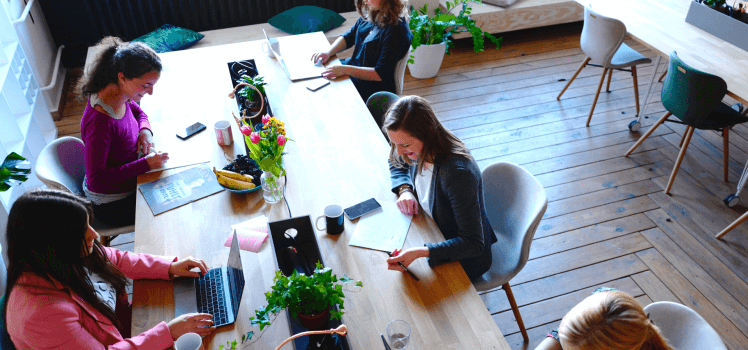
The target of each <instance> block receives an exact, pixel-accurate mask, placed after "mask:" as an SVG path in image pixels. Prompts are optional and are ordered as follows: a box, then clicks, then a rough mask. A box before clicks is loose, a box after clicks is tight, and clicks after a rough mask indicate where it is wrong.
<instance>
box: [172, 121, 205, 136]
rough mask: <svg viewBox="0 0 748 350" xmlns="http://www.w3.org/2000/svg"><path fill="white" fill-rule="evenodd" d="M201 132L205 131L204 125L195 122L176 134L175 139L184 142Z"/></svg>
mask: <svg viewBox="0 0 748 350" xmlns="http://www.w3.org/2000/svg"><path fill="white" fill-rule="evenodd" d="M203 130H205V125H203V124H202V123H200V122H197V123H195V124H192V125H190V126H188V127H187V128H186V129H184V131H181V132H178V133H177V137H178V138H180V139H182V140H186V139H188V138H190V137H192V135H195V134H197V133H199V132H201V131H203Z"/></svg>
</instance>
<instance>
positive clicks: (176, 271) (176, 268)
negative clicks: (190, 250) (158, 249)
mask: <svg viewBox="0 0 748 350" xmlns="http://www.w3.org/2000/svg"><path fill="white" fill-rule="evenodd" d="M196 267H197V268H198V269H200V272H196V271H192V269H194V268H196ZM207 272H208V265H207V264H206V263H205V261H202V260H200V259H195V258H193V257H191V256H190V257H187V258H184V259H182V260H179V261H176V262H173V263H171V266H169V276H171V277H173V276H181V277H200V275H204V274H206V273H207Z"/></svg>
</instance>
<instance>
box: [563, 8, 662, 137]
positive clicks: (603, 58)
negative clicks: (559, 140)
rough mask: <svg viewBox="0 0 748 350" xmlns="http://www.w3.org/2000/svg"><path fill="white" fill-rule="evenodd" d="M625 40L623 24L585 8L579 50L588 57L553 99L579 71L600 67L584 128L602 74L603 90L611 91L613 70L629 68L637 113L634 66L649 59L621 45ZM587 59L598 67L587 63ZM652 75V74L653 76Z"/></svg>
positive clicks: (588, 119)
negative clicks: (605, 82) (605, 83)
mask: <svg viewBox="0 0 748 350" xmlns="http://www.w3.org/2000/svg"><path fill="white" fill-rule="evenodd" d="M625 37H626V25H625V24H623V22H621V21H619V20H617V19H615V18H610V17H605V16H603V15H600V14H598V13H596V12H594V11H592V9H590V8H589V7H588V6H585V8H584V27H583V28H582V37H581V39H580V44H581V46H582V51H584V53H585V54H586V55H587V58H585V59H584V62H582V65H581V66H579V69H577V71H576V72H575V73H574V75H573V76H572V77H571V79H569V82H568V83H566V86H564V89H563V90H561V92H560V93H559V94H558V97H556V99H557V100H558V99H560V98H561V95H563V94H564V91H566V89H567V88H568V87H569V85H571V82H572V81H574V79H575V78H576V77H577V75H579V72H581V71H582V68H584V67H585V66H587V65H588V64H589V65H592V66H597V67H602V68H603V75H602V76H601V77H600V83H599V84H598V85H597V92H596V93H595V99H594V100H593V101H592V107H591V108H590V115H589V116H588V117H587V126H590V120H591V119H592V113H593V112H594V111H595V104H597V98H598V97H599V96H600V89H601V88H602V86H603V81H605V74H606V73H607V74H608V86H607V87H606V88H605V91H607V92H610V78H611V75H612V74H613V69H617V70H624V71H628V70H626V69H623V68H627V67H631V75H632V76H633V78H634V100H635V101H636V113H637V114H639V83H638V82H637V80H636V66H637V65H639V64H644V63H650V62H652V60H651V59H649V58H646V57H644V56H642V55H641V54H640V53H638V52H636V50H634V49H632V48H630V47H629V46H628V45H626V44H624V43H623V39H624V38H625ZM590 60H592V61H593V62H595V63H597V64H590V63H589V62H590ZM653 74H654V73H653Z"/></svg>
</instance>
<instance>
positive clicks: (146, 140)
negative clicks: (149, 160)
mask: <svg viewBox="0 0 748 350" xmlns="http://www.w3.org/2000/svg"><path fill="white" fill-rule="evenodd" d="M153 146H155V144H154V143H153V132H152V131H151V130H149V129H140V133H139V134H138V151H139V152H142V153H143V154H148V153H151V148H152V147H153Z"/></svg>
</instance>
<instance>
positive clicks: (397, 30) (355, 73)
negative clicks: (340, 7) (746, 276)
mask: <svg viewBox="0 0 748 350" xmlns="http://www.w3.org/2000/svg"><path fill="white" fill-rule="evenodd" d="M405 5H406V1H403V0H356V9H357V10H358V13H359V14H360V15H361V17H360V18H359V19H358V21H356V24H354V25H353V27H351V29H350V30H348V32H346V33H345V34H343V35H341V36H340V37H338V39H337V40H335V42H334V43H333V44H332V46H331V47H330V49H329V50H327V51H325V52H318V53H315V54H314V55H313V56H312V61H314V62H315V63H316V62H317V61H321V63H323V64H324V63H327V61H328V60H329V59H330V57H332V56H333V55H335V54H336V53H338V52H340V51H343V50H346V49H348V48H350V47H351V46H353V47H354V49H353V55H352V56H351V57H350V58H348V59H345V60H343V62H342V63H343V64H342V65H338V66H332V67H328V68H327V70H326V71H325V72H324V73H322V75H323V76H324V77H326V78H336V77H339V76H342V75H348V76H350V77H351V81H352V82H353V85H355V86H356V89H357V90H358V93H359V94H360V95H361V98H362V99H363V100H364V102H366V101H367V100H368V99H369V97H370V96H371V95H372V94H374V93H375V92H379V91H389V92H391V93H397V92H396V91H395V66H396V65H397V62H398V61H399V60H400V59H402V58H403V56H405V53H406V52H408V50H409V48H410V42H411V41H412V40H413V34H412V33H411V32H410V28H408V23H407V19H406V14H407V12H406V11H405Z"/></svg>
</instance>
